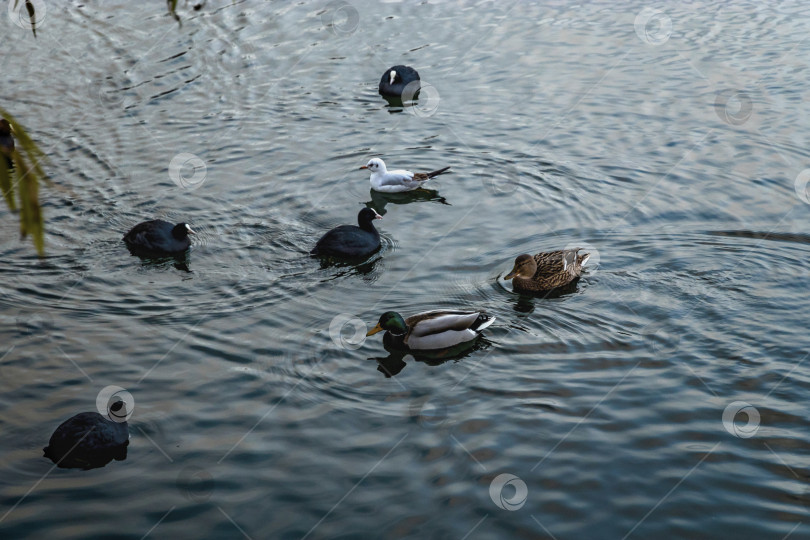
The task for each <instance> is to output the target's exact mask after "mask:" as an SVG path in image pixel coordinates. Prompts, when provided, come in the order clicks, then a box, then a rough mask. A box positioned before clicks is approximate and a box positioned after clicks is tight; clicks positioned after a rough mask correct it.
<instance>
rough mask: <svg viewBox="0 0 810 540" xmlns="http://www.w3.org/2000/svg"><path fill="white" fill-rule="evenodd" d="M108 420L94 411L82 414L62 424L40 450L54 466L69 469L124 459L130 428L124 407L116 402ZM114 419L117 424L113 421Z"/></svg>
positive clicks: (97, 465) (111, 407)
mask: <svg viewBox="0 0 810 540" xmlns="http://www.w3.org/2000/svg"><path fill="white" fill-rule="evenodd" d="M109 416H110V418H114V419H113V420H111V419H110V418H104V417H103V416H101V415H100V414H98V413H97V412H84V413H79V414H77V415H76V416H72V417H70V418H68V419H67V420H65V421H64V422H62V423H61V424H60V425H59V427H58V428H56V431H54V432H53V435H51V440H50V441H48V446H46V447H45V448H43V449H42V450H43V451H44V452H45V457H46V458H48V459H50V460H51V461H53V462H54V463H56V465H57V466H59V467H62V468H69V469H75V468H79V469H94V468H96V467H103V466H104V465H106V464H107V463H109V462H110V461H112V460H113V459H116V460H118V461H122V460H124V459H126V457H127V445H129V427H128V426H127V422H126V417H127V412H126V405H125V404H124V402H123V401H116V402H115V403H113V404H112V405H111V406H110V412H109ZM116 420H117V421H116Z"/></svg>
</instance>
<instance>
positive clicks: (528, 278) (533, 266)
mask: <svg viewBox="0 0 810 540" xmlns="http://www.w3.org/2000/svg"><path fill="white" fill-rule="evenodd" d="M580 249H582V248H576V249H560V250H557V251H547V252H545V253H538V254H537V255H535V256H534V257H532V256H531V255H526V254H523V255H518V257H517V258H516V259H515V266H514V268H512V271H511V272H509V273H508V274H506V275H505V276H504V279H511V280H512V286H513V287H514V288H515V290H516V291H521V292H542V291H550V290H552V289H556V288H558V287H564V286H565V285H568V284H569V283H571V282H572V281H574V280H576V279H579V276H580V275H581V274H582V265H583V264H585V261H587V260H588V258H589V257H590V256H591V254H590V253H585V254H583V255H577V252H578V251H579V250H580Z"/></svg>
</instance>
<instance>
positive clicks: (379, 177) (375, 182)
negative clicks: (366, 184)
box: [360, 158, 450, 193]
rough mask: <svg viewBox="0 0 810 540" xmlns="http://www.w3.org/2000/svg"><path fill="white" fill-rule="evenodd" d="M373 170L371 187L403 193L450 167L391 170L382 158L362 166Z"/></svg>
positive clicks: (420, 185) (418, 186)
mask: <svg viewBox="0 0 810 540" xmlns="http://www.w3.org/2000/svg"><path fill="white" fill-rule="evenodd" d="M360 168H361V169H368V170H370V171H371V189H373V190H375V191H382V192H383V193H402V192H403V191H411V190H414V189H418V188H420V187H422V184H424V183H425V182H427V181H428V180H430V179H431V178H433V177H434V176H438V175H440V174H442V173H443V172H445V171H447V169H449V168H450V167H445V168H444V169H439V170H438V171H433V172H428V173H412V172H411V171H403V170H397V171H389V170H388V169H386V168H385V162H384V161H383V160H381V159H380V158H374V159H372V160H369V162H368V163H366V164H365V165H363V166H362V167H360Z"/></svg>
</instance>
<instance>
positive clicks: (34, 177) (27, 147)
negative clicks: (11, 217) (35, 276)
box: [0, 108, 56, 257]
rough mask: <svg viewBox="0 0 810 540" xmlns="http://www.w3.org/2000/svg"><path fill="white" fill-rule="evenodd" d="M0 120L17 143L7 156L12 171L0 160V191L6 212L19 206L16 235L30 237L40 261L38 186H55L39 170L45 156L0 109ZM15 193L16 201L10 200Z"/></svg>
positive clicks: (42, 235) (41, 222) (41, 233)
mask: <svg viewBox="0 0 810 540" xmlns="http://www.w3.org/2000/svg"><path fill="white" fill-rule="evenodd" d="M0 116H2V117H3V118H5V119H6V120H8V122H9V124H11V129H12V134H13V136H14V138H15V139H16V142H17V144H16V145H15V149H14V150H13V151H12V152H11V156H10V157H11V159H12V162H13V164H14V168H13V170H12V171H9V169H8V168H6V164H5V160H4V159H3V160H2V161H3V163H0V190H2V192H3V198H4V199H5V201H6V204H7V205H8V207H9V209H10V210H12V211H16V210H17V209H18V207H17V204H16V202H17V201H18V202H19V210H20V214H19V215H20V234H21V235H22V237H23V238H25V237H26V236H28V235H29V234H30V235H31V239H32V240H33V242H34V247H35V248H36V250H37V253H38V254H39V256H40V257H43V256H44V255H45V223H44V218H43V215H42V208H41V207H40V204H39V184H40V182H41V181H42V182H45V183H46V184H47V185H48V186H50V187H56V186H54V184H53V182H51V180H50V178H48V175H46V174H45V171H44V170H43V169H42V163H43V162H44V161H45V154H44V153H43V152H42V150H40V149H39V146H37V144H36V143H35V142H34V141H33V140H31V137H30V136H29V135H28V133H27V132H26V130H25V129H24V128H23V127H22V126H21V125H20V124H19V122H17V120H16V119H15V118H14V117H13V116H11V115H10V114H9V113H8V111H6V110H5V109H3V108H0ZM4 156H5V154H0V159H2V158H3V157H4ZM15 191H16V195H17V201H15V197H14V195H15Z"/></svg>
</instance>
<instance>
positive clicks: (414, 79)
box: [379, 66, 421, 99]
mask: <svg viewBox="0 0 810 540" xmlns="http://www.w3.org/2000/svg"><path fill="white" fill-rule="evenodd" d="M420 84H421V83H420V82H419V73H417V72H416V70H415V69H413V68H412V67H410V66H394V67H392V68H389V69H387V70H386V71H385V73H383V76H382V78H381V79H380V88H379V90H380V95H383V96H386V97H395V98H403V99H414V98H415V97H416V94H417V93H418V92H419V88H420ZM406 87H407V92H405V93H406V95H404V96H403V95H402V93H403V92H404V91H405V89H406Z"/></svg>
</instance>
